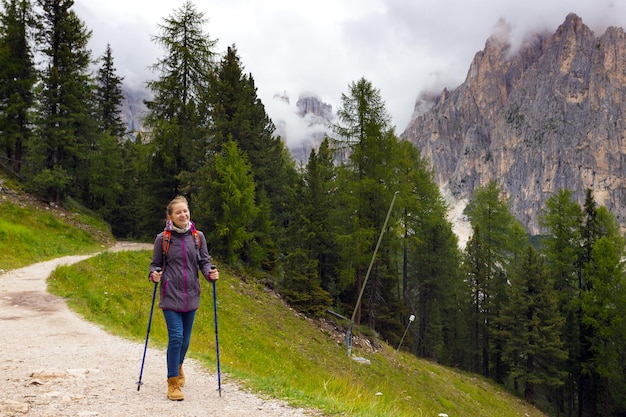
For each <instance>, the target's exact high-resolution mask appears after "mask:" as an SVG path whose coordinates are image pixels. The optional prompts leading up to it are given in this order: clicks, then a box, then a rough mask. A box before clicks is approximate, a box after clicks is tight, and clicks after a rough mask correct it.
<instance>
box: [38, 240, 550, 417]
mask: <svg viewBox="0 0 626 417" xmlns="http://www.w3.org/2000/svg"><path fill="white" fill-rule="evenodd" d="M150 256H151V253H150V252H149V251H139V252H132V253H129V252H126V253H124V252H122V253H104V254H101V255H99V256H97V257H94V258H91V259H89V260H87V261H84V262H81V263H80V264H76V265H73V266H66V267H61V268H59V269H57V270H56V271H55V272H54V274H53V276H52V277H51V279H50V280H49V287H50V289H51V291H52V292H54V293H56V294H59V295H61V296H63V297H66V298H67V300H68V303H69V304H70V306H71V307H72V308H74V309H76V310H77V311H79V312H80V313H81V314H83V315H84V316H85V317H86V318H87V319H89V320H91V321H95V322H98V323H100V324H102V325H104V326H105V327H106V328H108V329H109V330H110V331H112V332H114V333H117V334H121V335H122V336H124V337H128V338H131V339H134V340H136V341H138V342H141V341H143V340H145V332H146V325H147V322H148V315H149V311H150V302H151V297H152V290H153V286H152V284H151V283H150V282H148V280H147V278H146V276H147V270H148V265H149V262H150ZM220 269H221V278H220V281H219V282H218V284H217V299H218V302H217V307H218V321H219V336H220V341H219V342H220V362H221V370H222V377H223V379H224V378H236V379H237V380H240V381H243V384H244V385H246V386H247V387H249V388H251V389H253V390H255V391H257V392H260V393H264V394H267V395H269V396H272V397H277V398H283V399H286V400H287V401H289V402H290V403H292V404H294V405H298V406H303V407H313V408H317V409H319V410H322V411H323V412H324V413H325V414H326V415H344V416H394V417H398V416H438V415H440V414H441V413H444V414H447V415H448V416H465V417H471V416H498V417H506V416H540V415H542V414H541V413H540V412H539V411H537V410H535V409H533V408H532V407H529V406H528V405H526V404H525V403H523V402H522V401H521V400H519V399H518V398H515V397H513V396H511V395H509V394H508V393H506V392H504V391H503V390H502V389H500V388H499V387H497V386H494V385H492V384H491V383H490V382H489V381H487V380H485V379H483V378H481V377H478V376H475V375H472V374H468V373H461V372H457V371H454V370H451V369H449V368H445V367H442V366H439V365H436V364H433V363H430V362H427V361H423V360H418V359H416V358H415V357H413V356H412V355H409V354H407V353H402V352H401V353H400V354H396V353H395V349H394V348H392V347H389V346H386V345H384V344H383V346H382V348H380V349H376V350H375V349H373V348H371V347H370V345H369V344H368V343H365V342H364V339H359V341H360V342H357V346H356V347H353V353H354V354H356V355H358V356H361V357H365V358H367V359H369V360H370V361H371V364H370V365H364V364H360V363H357V362H356V361H354V360H352V359H350V358H349V357H348V356H347V353H346V349H345V344H344V342H343V336H344V333H343V330H342V329H338V330H339V331H337V330H336V329H335V328H334V327H333V326H332V324H330V323H328V322H320V321H312V320H309V319H306V318H304V317H302V316H300V315H298V314H296V313H295V312H294V311H293V310H292V309H290V308H288V307H287V306H285V305H284V303H283V302H282V301H281V299H280V298H279V297H277V296H276V295H275V294H274V293H272V292H270V291H268V290H267V289H265V288H264V287H262V286H261V285H259V284H257V283H255V281H254V279H252V278H245V277H240V276H235V274H233V273H232V272H231V271H229V270H228V268H225V267H224V266H222V267H221V268H220ZM97 276H98V278H96V277H97ZM213 320H214V319H213V297H212V286H211V285H209V284H208V283H206V282H203V299H202V305H201V309H200V311H199V313H198V315H197V318H196V325H195V328H194V335H193V339H192V345H191V348H190V351H191V355H192V356H193V357H195V358H197V359H199V360H201V361H203V363H204V364H205V365H206V366H207V367H208V368H209V369H212V370H215V364H216V358H215V328H214V321H213ZM152 323H153V324H152V329H153V330H152V331H151V336H150V338H151V339H150V340H151V342H150V343H151V346H158V347H161V348H163V349H164V348H165V344H166V331H165V324H164V320H163V317H162V315H161V313H160V312H158V311H157V312H156V313H155V315H154V318H153V322H152ZM139 360H140V358H138V361H139ZM138 363H139V362H138ZM216 388H217V381H216Z"/></svg>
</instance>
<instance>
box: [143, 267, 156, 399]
mask: <svg viewBox="0 0 626 417" xmlns="http://www.w3.org/2000/svg"><path fill="white" fill-rule="evenodd" d="M156 270H157V272H158V271H160V270H161V268H157V269H156ZM157 285H158V282H155V283H154V290H153V291H152V306H151V307H150V318H149V319H148V331H147V332H146V344H145V345H144V347H143V358H142V359H141V370H140V371H139V381H137V391H139V389H140V388H141V386H142V385H143V382H141V377H142V375H143V364H144V363H145V362H146V351H147V350H148V336H150V325H151V324H152V312H153V311H154V299H155V298H156V293H157Z"/></svg>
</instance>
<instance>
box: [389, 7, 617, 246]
mask: <svg viewBox="0 0 626 417" xmlns="http://www.w3.org/2000/svg"><path fill="white" fill-rule="evenodd" d="M507 30H508V28H507V27H506V25H505V24H504V23H501V24H500V27H499V30H498V31H497V33H496V34H494V35H492V36H491V37H490V38H489V39H488V40H487V41H486V43H485V48H484V49H483V50H482V51H479V52H478V53H476V54H475V56H474V59H473V61H472V62H471V64H470V67H469V70H468V72H467V77H466V79H465V81H464V82H463V83H462V84H461V85H460V86H458V87H457V88H455V89H452V90H448V89H444V90H443V91H442V92H441V93H440V94H431V95H430V96H428V95H425V94H423V95H422V96H420V98H419V99H418V101H417V102H416V109H415V114H414V117H413V119H412V121H411V123H410V124H409V126H408V127H407V128H406V129H405V131H404V132H403V133H402V134H401V135H400V136H401V138H403V139H405V140H409V141H411V142H412V143H414V144H415V146H416V147H418V149H420V151H421V152H422V155H423V156H424V157H426V158H428V159H429V160H430V161H431V163H432V167H433V170H434V172H435V179H436V181H437V183H438V184H439V186H440V187H441V188H442V189H449V190H450V192H451V193H452V194H453V195H454V197H456V198H457V199H459V200H462V199H468V198H469V197H470V196H471V193H472V192H473V190H474V189H475V188H477V187H479V186H483V185H486V184H487V183H488V182H489V181H491V180H496V181H497V182H498V184H499V186H500V188H501V190H502V191H503V193H504V195H505V196H506V197H507V198H509V201H510V203H511V210H512V212H513V214H514V215H515V216H516V217H517V218H518V219H519V220H520V221H521V222H522V224H524V225H525V226H526V227H527V228H528V230H529V231H530V232H531V233H532V234H538V233H540V232H541V230H540V227H539V224H538V215H539V213H540V210H541V208H542V207H543V204H544V202H545V200H546V199H547V198H548V197H549V196H550V195H552V194H553V193H554V192H555V191H557V190H558V189H561V188H567V189H570V190H572V191H573V192H574V196H575V198H576V200H577V201H579V202H581V203H582V201H584V194H585V190H586V189H587V188H590V189H591V190H592V191H593V194H594V197H595V199H596V202H597V203H598V204H599V205H604V206H606V207H607V208H608V209H609V210H610V211H611V212H612V213H613V214H614V215H615V216H616V217H617V219H618V221H619V222H620V224H622V225H624V224H625V223H626V192H625V191H624V190H625V189H626V187H625V185H626V184H625V183H624V177H625V176H626V175H625V174H626V172H625V170H626V164H625V163H624V161H626V125H625V124H624V122H623V121H622V119H623V115H624V113H625V112H626V105H625V104H624V103H626V89H625V88H624V87H623V86H624V85H626V69H625V67H624V65H623V63H624V62H626V34H625V33H624V30H623V29H622V28H618V27H610V28H608V29H607V30H606V31H605V32H604V33H603V34H602V35H601V36H598V37H597V36H596V35H595V34H594V33H593V31H591V29H589V27H587V26H586V25H585V24H584V23H583V21H582V19H581V18H580V17H579V16H577V15H576V14H573V13H571V14H569V15H568V16H567V17H566V19H565V21H564V22H563V23H562V24H561V25H560V26H559V27H558V28H557V30H556V31H555V32H554V33H553V34H545V33H541V34H540V33H534V34H529V35H528V36H527V38H526V39H525V41H524V43H523V44H522V45H521V46H520V47H519V50H516V51H514V50H512V45H511V42H510V41H509V39H508V34H507Z"/></svg>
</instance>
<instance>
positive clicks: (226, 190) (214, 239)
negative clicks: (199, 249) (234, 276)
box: [192, 141, 260, 267]
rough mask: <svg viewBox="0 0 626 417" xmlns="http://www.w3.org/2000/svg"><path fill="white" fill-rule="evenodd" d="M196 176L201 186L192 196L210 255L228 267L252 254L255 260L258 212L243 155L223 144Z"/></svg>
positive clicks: (248, 168) (231, 145)
mask: <svg viewBox="0 0 626 417" xmlns="http://www.w3.org/2000/svg"><path fill="white" fill-rule="evenodd" d="M196 176H197V181H198V183H199V184H201V186H199V187H198V188H197V191H196V192H195V193H194V194H192V196H193V199H194V201H195V202H196V203H195V207H196V210H197V212H198V214H197V215H196V218H197V219H198V224H199V225H200V226H201V227H202V228H203V229H204V230H210V231H211V232H210V233H207V245H208V246H209V247H210V249H211V253H213V254H214V255H215V256H217V257H219V259H221V260H223V261H224V262H228V263H238V262H239V261H240V260H242V259H243V260H246V259H247V260H249V259H250V258H251V254H254V257H257V256H258V255H256V254H255V251H256V250H258V249H259V248H257V247H256V242H255V236H254V232H255V230H254V227H253V226H254V223H255V221H256V220H257V216H258V215H259V214H260V211H259V207H258V206H257V204H256V202H255V184H254V178H253V175H252V171H251V165H250V163H249V162H248V160H247V156H246V154H244V153H243V152H242V151H241V150H239V148H238V146H237V144H236V143H235V142H234V141H229V142H226V143H224V144H223V146H222V151H221V152H220V153H219V154H218V155H216V156H215V159H214V161H213V162H212V163H211V164H206V165H205V166H203V167H202V168H201V169H200V170H199V171H198V173H197V175H196ZM253 266H256V267H258V266H259V265H253Z"/></svg>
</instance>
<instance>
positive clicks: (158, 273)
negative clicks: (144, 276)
mask: <svg viewBox="0 0 626 417" xmlns="http://www.w3.org/2000/svg"><path fill="white" fill-rule="evenodd" d="M161 275H163V271H152V274H150V278H151V279H152V282H160V281H161Z"/></svg>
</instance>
